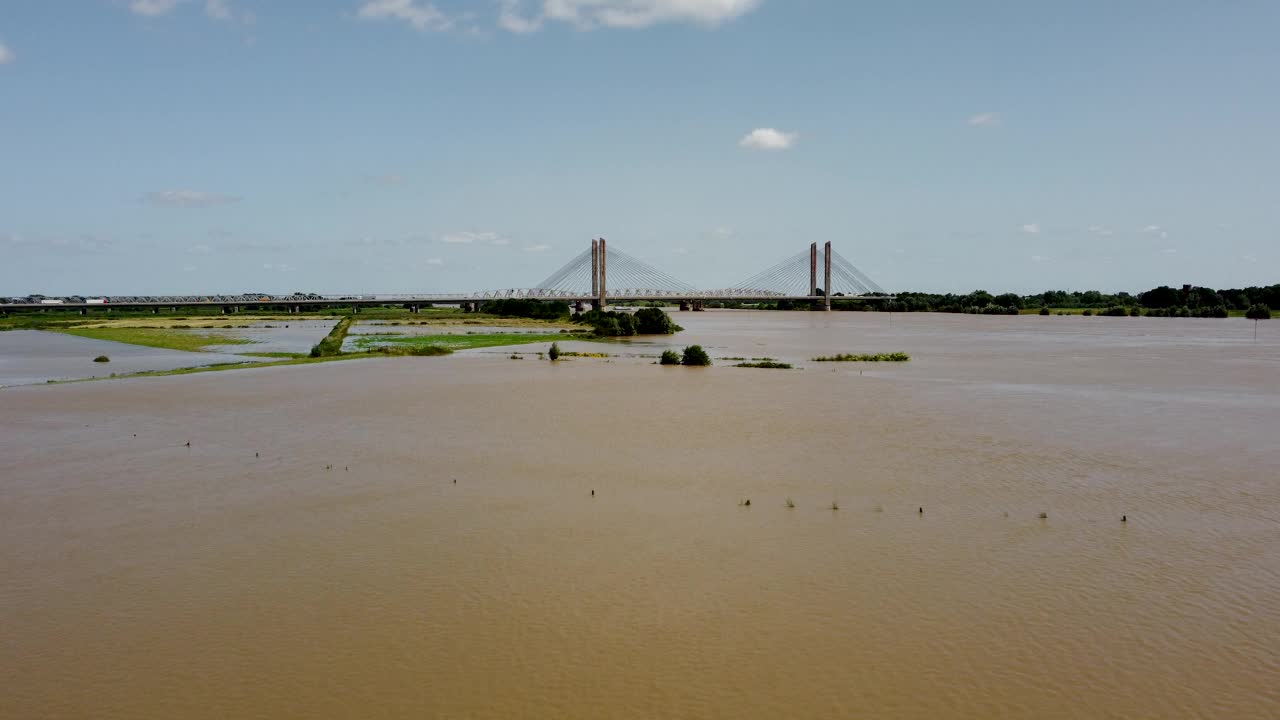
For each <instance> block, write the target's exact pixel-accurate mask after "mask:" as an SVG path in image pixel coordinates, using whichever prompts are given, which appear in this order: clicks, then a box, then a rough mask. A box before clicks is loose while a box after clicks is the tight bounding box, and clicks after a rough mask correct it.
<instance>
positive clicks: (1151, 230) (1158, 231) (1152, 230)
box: [1138, 225, 1169, 240]
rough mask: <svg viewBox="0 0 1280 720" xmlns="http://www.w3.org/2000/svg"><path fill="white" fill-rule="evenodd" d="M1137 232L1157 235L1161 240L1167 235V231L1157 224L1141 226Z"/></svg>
mask: <svg viewBox="0 0 1280 720" xmlns="http://www.w3.org/2000/svg"><path fill="white" fill-rule="evenodd" d="M1138 232H1141V233H1145V234H1147V235H1155V236H1156V237H1159V238H1160V239H1162V240H1163V239H1166V238H1168V237H1169V231H1168V230H1165V229H1164V228H1162V227H1160V226H1159V225H1148V226H1146V227H1144V228H1142V229H1141V230H1139V231H1138Z"/></svg>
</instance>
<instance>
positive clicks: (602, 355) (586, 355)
mask: <svg viewBox="0 0 1280 720" xmlns="http://www.w3.org/2000/svg"><path fill="white" fill-rule="evenodd" d="M560 357H582V358H607V357H613V356H612V355H610V354H609V353H593V352H575V351H573V350H567V351H564V352H562V353H560Z"/></svg>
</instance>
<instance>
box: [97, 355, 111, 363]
mask: <svg viewBox="0 0 1280 720" xmlns="http://www.w3.org/2000/svg"><path fill="white" fill-rule="evenodd" d="M93 361H94V362H96V363H104V362H111V358H109V357H107V356H106V355H99V356H98V357H96V358H94V359H93Z"/></svg>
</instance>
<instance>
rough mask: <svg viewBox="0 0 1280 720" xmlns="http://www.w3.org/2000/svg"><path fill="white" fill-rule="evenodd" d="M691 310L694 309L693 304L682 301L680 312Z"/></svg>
mask: <svg viewBox="0 0 1280 720" xmlns="http://www.w3.org/2000/svg"><path fill="white" fill-rule="evenodd" d="M691 309H692V303H690V302H689V301H688V300H681V301H680V312H689V310H691Z"/></svg>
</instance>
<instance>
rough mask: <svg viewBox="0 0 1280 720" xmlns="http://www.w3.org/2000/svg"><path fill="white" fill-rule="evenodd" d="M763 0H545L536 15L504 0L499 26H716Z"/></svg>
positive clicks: (532, 28) (514, 29)
mask: <svg viewBox="0 0 1280 720" xmlns="http://www.w3.org/2000/svg"><path fill="white" fill-rule="evenodd" d="M762 1H763V0H541V3H536V2H535V3H534V4H535V5H536V4H540V5H541V9H540V10H539V11H538V12H537V13H536V14H534V15H532V16H526V15H524V14H523V13H522V12H521V5H522V2H521V0H503V3H502V11H501V13H500V14H499V16H498V25H499V27H501V28H503V29H505V30H508V31H510V32H515V33H527V32H533V31H535V30H537V29H538V28H540V27H541V26H542V24H543V21H545V20H556V21H559V22H566V23H569V24H571V25H574V26H575V27H577V28H578V29H580V30H591V29H594V28H597V27H610V28H629V29H639V28H647V27H649V26H651V25H657V24H659V23H666V22H692V23H696V24H699V25H704V26H707V27H715V26H716V25H720V24H722V23H725V22H728V21H730V20H734V19H736V18H738V17H741V16H742V15H745V14H747V13H749V12H751V11H752V10H755V9H756V8H757V7H759V6H760V3H761V2H762Z"/></svg>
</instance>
